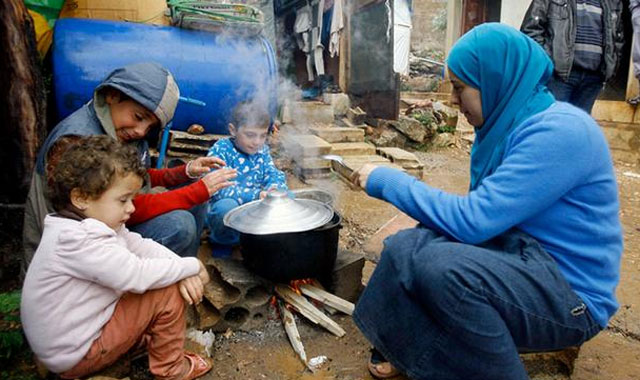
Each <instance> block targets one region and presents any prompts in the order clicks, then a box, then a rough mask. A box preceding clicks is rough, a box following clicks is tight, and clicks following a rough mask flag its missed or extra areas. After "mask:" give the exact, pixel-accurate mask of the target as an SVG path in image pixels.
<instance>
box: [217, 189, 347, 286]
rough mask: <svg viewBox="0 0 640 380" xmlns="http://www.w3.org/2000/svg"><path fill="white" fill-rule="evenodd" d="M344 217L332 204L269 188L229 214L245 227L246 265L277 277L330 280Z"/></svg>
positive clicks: (231, 222)
mask: <svg viewBox="0 0 640 380" xmlns="http://www.w3.org/2000/svg"><path fill="white" fill-rule="evenodd" d="M341 222H342V217H341V216H340V214H338V213H337V212H335V211H334V210H333V208H332V207H331V206H329V205H327V204H324V203H322V202H319V201H315V200H311V199H292V198H290V197H289V196H287V194H286V193H284V192H278V191H275V192H270V193H269V194H267V196H266V198H265V199H263V200H258V201H253V202H250V203H247V204H245V205H242V206H240V207H238V208H236V209H234V210H232V211H230V212H229V213H227V215H225V217H224V224H225V225H226V226H228V227H231V228H234V229H236V230H238V231H239V232H240V250H241V253H242V258H243V262H244V264H245V266H246V267H247V268H248V269H249V270H251V271H252V272H254V273H256V274H258V275H260V276H262V277H265V278H267V279H269V280H272V281H274V282H284V283H287V282H289V281H291V280H298V279H308V278H315V279H318V280H319V281H321V282H322V283H323V284H325V285H329V282H330V277H331V273H332V270H333V266H334V264H335V261H336V255H337V252H338V239H339V232H340V229H341V228H342V226H341Z"/></svg>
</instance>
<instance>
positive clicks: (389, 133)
mask: <svg viewBox="0 0 640 380" xmlns="http://www.w3.org/2000/svg"><path fill="white" fill-rule="evenodd" d="M407 140H408V139H407V137H406V136H405V135H403V134H402V133H400V132H398V131H397V130H396V129H395V128H390V127H386V126H385V127H380V128H378V129H377V130H374V131H373V133H372V134H371V135H370V136H369V141H370V142H372V143H373V144H375V145H376V146H378V147H385V146H388V147H391V146H405V145H406V144H407Z"/></svg>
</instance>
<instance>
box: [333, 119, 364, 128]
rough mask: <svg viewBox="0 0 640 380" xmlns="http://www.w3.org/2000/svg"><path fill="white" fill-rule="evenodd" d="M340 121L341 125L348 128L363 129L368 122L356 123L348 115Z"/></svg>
mask: <svg viewBox="0 0 640 380" xmlns="http://www.w3.org/2000/svg"><path fill="white" fill-rule="evenodd" d="M338 123H339V125H340V126H342V127H346V128H361V129H365V128H367V125H366V124H354V123H352V122H351V120H349V119H348V118H346V117H343V118H342V119H339V120H338Z"/></svg>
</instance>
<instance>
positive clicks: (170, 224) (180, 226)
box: [128, 204, 206, 257]
mask: <svg viewBox="0 0 640 380" xmlns="http://www.w3.org/2000/svg"><path fill="white" fill-rule="evenodd" d="M205 213H206V207H205V205H204V204H202V205H198V206H195V207H193V208H191V209H190V210H174V211H170V212H168V213H166V214H162V215H158V216H156V217H155V218H153V219H149V220H147V221H146V222H142V223H140V224H136V225H135V226H132V227H128V228H129V230H130V231H134V232H137V233H139V234H140V235H142V236H143V237H145V238H149V239H152V240H154V241H155V242H157V243H160V244H162V245H164V246H165V247H167V248H169V249H170V250H172V251H173V252H175V253H176V254H177V255H178V256H182V257H197V255H198V248H199V247H200V235H202V230H203V228H204V219H205Z"/></svg>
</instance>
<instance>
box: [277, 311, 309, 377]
mask: <svg viewBox="0 0 640 380" xmlns="http://www.w3.org/2000/svg"><path fill="white" fill-rule="evenodd" d="M278 308H279V310H280V318H282V324H283V325H284V330H285V331H286V332H287V336H288V337H289V342H291V346H292V347H293V351H295V352H296V354H298V356H299V357H300V360H302V362H303V363H304V365H305V367H307V368H309V370H310V371H311V372H314V369H313V368H312V367H311V366H310V365H309V361H308V360H307V353H306V352H305V351H304V346H303V345H302V339H300V333H299V332H298V326H296V320H295V318H294V317H293V314H291V312H290V311H289V310H288V309H287V307H286V306H285V303H284V302H282V300H278Z"/></svg>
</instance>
